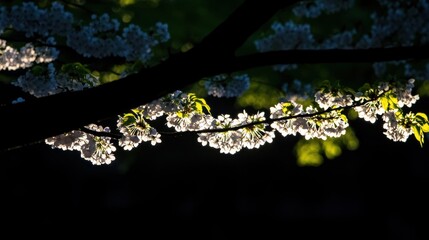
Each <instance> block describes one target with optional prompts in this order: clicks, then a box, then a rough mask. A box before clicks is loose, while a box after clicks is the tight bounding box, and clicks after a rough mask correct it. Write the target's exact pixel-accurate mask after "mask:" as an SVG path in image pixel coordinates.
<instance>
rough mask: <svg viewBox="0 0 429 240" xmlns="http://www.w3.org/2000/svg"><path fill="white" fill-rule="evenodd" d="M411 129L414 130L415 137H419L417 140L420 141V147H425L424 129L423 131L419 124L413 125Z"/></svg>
mask: <svg viewBox="0 0 429 240" xmlns="http://www.w3.org/2000/svg"><path fill="white" fill-rule="evenodd" d="M411 129H412V130H413V133H414V137H415V138H416V139H417V141H419V143H420V147H423V142H424V135H423V131H421V129H420V128H419V127H417V126H412V127H411Z"/></svg>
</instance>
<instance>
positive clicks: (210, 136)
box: [198, 111, 275, 154]
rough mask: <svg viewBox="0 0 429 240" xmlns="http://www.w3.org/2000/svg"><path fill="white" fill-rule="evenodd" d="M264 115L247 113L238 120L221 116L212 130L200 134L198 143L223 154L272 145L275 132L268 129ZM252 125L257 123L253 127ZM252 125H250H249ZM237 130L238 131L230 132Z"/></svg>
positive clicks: (227, 115)
mask: <svg viewBox="0 0 429 240" xmlns="http://www.w3.org/2000/svg"><path fill="white" fill-rule="evenodd" d="M264 120H265V117H264V113H263V112H259V113H257V114H255V115H249V114H247V112H246V111H243V112H242V113H240V114H238V118H237V119H233V118H231V116H230V115H229V114H223V115H219V116H218V117H217V118H216V119H215V120H214V121H213V123H212V126H211V128H210V130H219V131H211V132H203V133H199V134H198V142H200V143H201V144H202V145H203V146H206V145H208V146H210V147H213V148H216V149H219V150H220V152H221V153H227V154H235V153H237V152H238V151H240V150H241V149H243V148H248V149H253V148H259V147H260V146H262V145H264V144H265V143H266V142H268V143H271V142H272V141H273V138H274V137H275V135H274V132H273V131H272V130H271V131H268V130H267V129H266V127H267V124H265V123H259V122H261V121H264ZM252 123H257V124H254V125H252ZM249 124H250V125H249ZM231 128H237V129H236V130H228V129H231Z"/></svg>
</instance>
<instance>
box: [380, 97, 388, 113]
mask: <svg viewBox="0 0 429 240" xmlns="http://www.w3.org/2000/svg"><path fill="white" fill-rule="evenodd" d="M380 102H381V106H382V107H383V109H384V110H385V111H388V110H389V100H388V99H387V98H386V97H382V98H380Z"/></svg>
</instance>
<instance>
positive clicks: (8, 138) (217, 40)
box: [0, 0, 296, 150]
mask: <svg viewBox="0 0 429 240" xmlns="http://www.w3.org/2000/svg"><path fill="white" fill-rule="evenodd" d="M278 2H283V3H278ZM293 2H296V1H292V0H287V1H277V0H266V1H264V2H260V1H258V0H248V1H246V2H244V4H243V5H242V6H240V7H239V8H238V9H237V10H236V11H235V12H233V13H232V14H231V15H230V17H228V19H227V20H225V21H224V22H223V23H222V24H221V25H219V27H218V28H216V29H215V30H214V31H213V32H212V33H210V34H209V35H208V36H207V37H206V38H205V39H203V40H202V41H201V44H200V45H199V46H197V47H195V48H194V49H191V50H190V51H188V52H186V53H181V54H177V55H173V56H171V57H170V59H168V60H167V61H165V62H163V63H161V64H159V65H157V66H155V67H153V68H149V69H146V70H144V71H141V72H140V73H138V74H136V75H132V76H129V77H127V78H124V79H121V80H118V81H114V82H112V83H108V84H104V85H102V86H99V87H96V88H91V89H87V90H84V91H79V92H72V93H64V94H57V95H53V96H48V97H43V98H39V99H35V100H32V101H26V102H24V103H19V104H15V105H8V106H4V107H1V108H0V133H1V137H0V150H6V149H10V148H15V147H17V146H24V145H26V144H28V143H32V142H37V141H40V140H43V139H45V138H48V137H51V136H55V135H58V134H61V133H64V132H68V131H71V130H74V129H78V128H80V127H82V126H84V125H87V124H90V123H96V122H97V121H99V120H103V119H106V118H109V117H114V116H116V115H118V114H121V113H124V112H126V111H128V110H129V109H131V108H134V107H137V106H139V105H142V104H145V103H148V102H150V101H152V100H154V99H157V98H159V97H161V96H164V95H165V94H167V93H170V92H173V91H175V90H177V89H182V88H183V87H186V86H187V85H189V84H191V83H193V82H196V81H198V80H199V79H201V78H202V77H205V76H208V75H211V74H216V73H221V72H219V70H223V69H225V67H224V66H223V65H225V64H226V63H222V62H219V61H217V59H221V58H223V57H225V56H233V55H234V52H235V51H236V49H237V48H238V47H239V46H240V45H241V44H242V43H243V42H244V41H245V40H246V39H247V38H248V37H249V36H250V35H251V34H252V33H253V32H254V31H256V30H257V29H258V28H259V27H260V26H261V25H262V24H264V23H265V22H266V21H267V20H269V18H270V17H271V16H272V15H273V14H274V13H276V12H277V11H278V10H280V7H281V6H286V4H292V3H293Z"/></svg>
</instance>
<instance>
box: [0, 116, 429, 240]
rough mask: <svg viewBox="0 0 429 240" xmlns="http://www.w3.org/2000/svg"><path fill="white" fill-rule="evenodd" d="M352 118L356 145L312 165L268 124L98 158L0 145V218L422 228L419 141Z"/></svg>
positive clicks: (62, 224) (186, 229)
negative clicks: (233, 146)
mask: <svg viewBox="0 0 429 240" xmlns="http://www.w3.org/2000/svg"><path fill="white" fill-rule="evenodd" d="M355 126H356V127H358V128H357V129H361V130H362V131H359V130H356V134H357V136H358V137H359V139H360V140H361V145H360V148H359V149H358V150H355V151H345V152H344V153H343V155H342V156H341V157H339V158H336V159H333V160H326V161H325V162H324V163H323V164H322V165H321V166H319V167H298V166H297V164H296V161H295V158H294V155H293V154H292V149H293V146H294V143H295V142H296V140H297V138H295V137H288V138H282V137H278V136H277V138H276V139H275V141H274V143H272V144H269V145H265V146H262V147H261V148H260V149H258V150H243V151H241V152H239V153H238V154H235V155H225V154H220V153H219V152H218V151H217V150H215V149H211V148H207V147H202V146H200V145H199V143H197V142H196V137H195V136H180V137H165V138H164V140H163V142H162V143H161V144H159V145H157V146H155V147H152V146H149V145H144V146H141V147H139V148H138V150H136V151H134V152H121V151H119V152H118V154H117V160H115V161H114V162H113V163H112V164H111V165H103V166H93V165H92V164H91V163H90V162H88V161H85V160H83V159H81V158H80V157H79V154H78V153H77V152H64V151H61V150H51V149H50V147H49V146H48V145H44V144H40V145H34V146H31V147H27V148H24V149H19V150H14V151H10V152H6V153H2V154H1V155H0V164H1V169H0V171H1V173H0V176H1V181H0V190H1V205H0V206H1V208H0V218H2V220H3V222H4V223H3V224H2V225H1V226H2V228H3V229H5V230H6V229H9V227H17V226H19V227H21V226H23V227H36V229H37V230H36V231H41V232H42V233H45V231H47V232H51V230H53V229H55V230H62V231H67V232H70V233H76V231H79V230H85V229H86V230H88V231H90V230H95V229H99V230H98V231H100V232H102V233H106V232H107V233H108V232H110V231H115V232H116V231H120V232H124V233H129V232H135V233H136V234H138V236H143V235H144V236H146V234H152V233H155V234H157V235H158V236H192V237H194V236H196V237H197V238H199V239H237V238H239V239H241V237H253V236H260V237H262V239H265V238H266V237H267V238H266V239H286V238H287V237H292V236H300V237H313V236H319V237H321V236H325V237H341V238H342V237H344V239H350V238H354V237H356V238H360V237H365V238H366V237H369V236H371V237H380V239H427V238H424V236H427V235H426V228H427V222H428V221H427V219H426V218H427V213H428V212H427V210H428V208H427V204H428V200H429V197H427V189H428V186H429V162H428V158H427V154H428V148H427V146H425V147H423V148H420V146H419V144H418V142H417V141H414V140H411V139H410V141H408V142H407V143H393V142H391V141H389V140H387V139H386V138H385V137H384V135H383V134H382V133H381V131H380V128H379V127H381V126H377V125H373V124H369V123H363V122H359V121H357V122H355ZM18 233H19V231H18ZM15 234H16V232H15ZM200 237H201V238H200Z"/></svg>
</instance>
